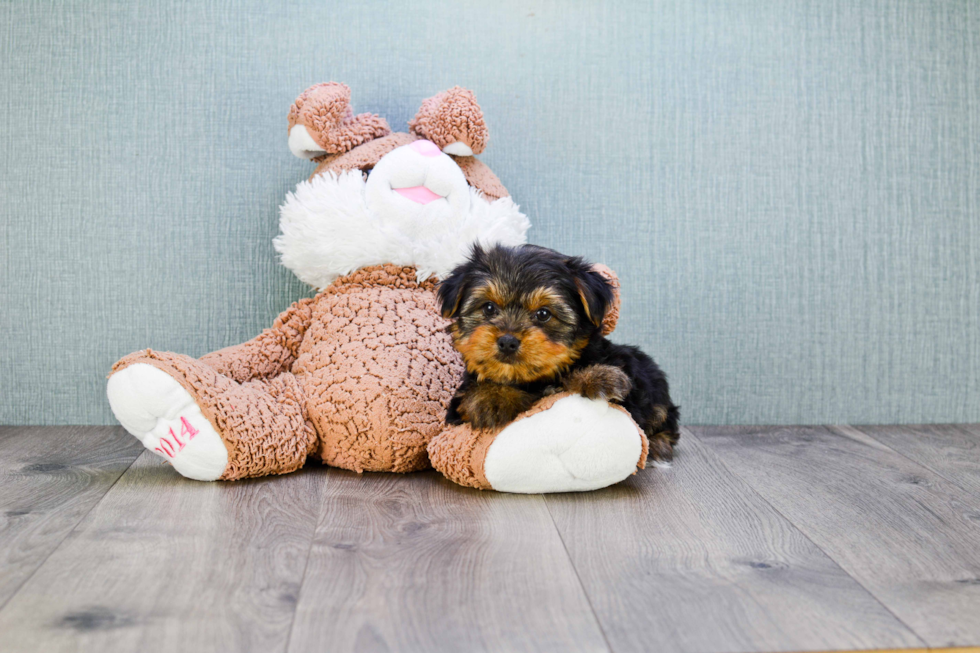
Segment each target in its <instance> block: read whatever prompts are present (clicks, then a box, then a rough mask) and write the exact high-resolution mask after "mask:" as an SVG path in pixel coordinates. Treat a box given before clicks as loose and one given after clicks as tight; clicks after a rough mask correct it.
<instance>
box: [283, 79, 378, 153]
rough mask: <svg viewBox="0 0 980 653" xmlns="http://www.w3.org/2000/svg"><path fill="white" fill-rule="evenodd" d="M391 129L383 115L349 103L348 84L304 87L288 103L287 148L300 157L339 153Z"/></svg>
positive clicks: (335, 83)
mask: <svg viewBox="0 0 980 653" xmlns="http://www.w3.org/2000/svg"><path fill="white" fill-rule="evenodd" d="M390 133H391V129H390V128H389V127H388V123H387V122H385V119H384V118H380V117H378V116H377V115H375V114H371V113H362V114H359V115H357V116H355V115H354V111H353V110H352V109H351V106H350V88H348V87H347V85H346V84H339V83H337V82H327V83H325V84H317V85H315V86H311V87H310V88H308V89H306V90H305V91H303V92H302V93H301V94H300V96H299V97H298V98H296V101H295V102H293V105H292V106H291V107H289V149H290V150H291V151H292V153H293V154H295V155H296V156H298V157H300V158H301V159H314V160H317V159H322V158H323V157H324V156H326V155H328V154H342V153H344V152H348V151H350V150H351V148H354V147H356V146H358V145H360V144H362V143H366V142H367V141H370V140H372V139H375V138H380V137H382V136H387V135H388V134H390Z"/></svg>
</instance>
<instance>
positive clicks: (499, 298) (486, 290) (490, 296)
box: [481, 280, 507, 307]
mask: <svg viewBox="0 0 980 653" xmlns="http://www.w3.org/2000/svg"><path fill="white" fill-rule="evenodd" d="M481 291H482V292H481V294H482V295H483V297H485V298H486V300H487V301H488V302H493V303H494V304H496V305H497V306H501V307H502V306H504V305H506V304H507V295H506V294H505V293H504V290H503V288H501V287H500V286H499V285H498V284H497V282H496V281H493V280H491V281H490V282H488V283H487V285H486V286H484V287H483V288H481Z"/></svg>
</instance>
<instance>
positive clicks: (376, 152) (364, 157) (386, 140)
mask: <svg viewBox="0 0 980 653" xmlns="http://www.w3.org/2000/svg"><path fill="white" fill-rule="evenodd" d="M417 140H418V137H417V136H413V135H411V134H405V133H402V132H396V133H394V134H388V135H387V136H383V137H382V138H376V139H374V140H373V141H369V142H367V143H364V144H363V145H359V146H357V147H355V148H354V149H353V150H351V151H350V152H347V153H344V154H336V155H332V156H327V157H326V158H324V159H323V160H321V161H320V164H319V165H318V166H317V167H316V170H314V171H313V174H312V175H310V179H313V178H314V177H316V176H317V175H321V174H323V173H324V172H332V173H334V174H340V173H341V172H344V171H345V170H370V169H371V168H373V167H374V165H375V164H376V163H377V162H378V161H380V160H381V157H383V156H384V155H385V154H387V153H388V152H391V151H392V150H394V149H395V148H398V147H401V146H402V145H408V144H409V143H411V142H412V141H417Z"/></svg>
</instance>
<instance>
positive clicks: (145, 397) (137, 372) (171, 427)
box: [107, 363, 228, 481]
mask: <svg viewBox="0 0 980 653" xmlns="http://www.w3.org/2000/svg"><path fill="white" fill-rule="evenodd" d="M107 394H108V395H109V405H110V406H112V412H113V413H115V415H116V419H118V420H119V422H120V423H121V424H122V425H123V426H124V427H125V428H126V430H127V431H129V432H130V433H131V434H132V435H134V436H135V437H136V438H137V439H138V440H139V441H140V442H142V443H143V446H144V447H146V448H147V449H149V450H150V451H152V452H153V453H155V454H157V455H158V456H160V457H162V458H163V459H164V460H166V461H167V462H169V463H170V464H171V465H173V467H174V469H176V470H177V472H178V473H180V474H181V476H185V477H187V478H191V479H194V480H196V481H214V480H217V479H218V478H219V477H220V476H221V474H222V473H223V472H224V471H225V467H226V466H227V465H228V451H227V449H226V448H225V445H224V443H223V442H222V440H221V436H219V435H218V433H217V431H215V430H214V427H213V426H211V423H210V422H209V421H208V420H207V418H205V417H204V415H203V414H201V409H200V407H199V406H198V405H197V403H195V401H194V399H193V397H191V395H190V394H189V393H188V392H187V390H185V389H184V388H183V386H181V385H180V384H179V383H178V382H177V381H176V380H175V379H174V378H173V377H171V376H170V375H169V374H167V373H166V372H164V371H163V370H161V369H159V368H157V367H154V366H153V365H149V364H146V363H138V364H135V365H130V366H129V367H126V368H125V369H122V370H120V371H119V372H116V373H115V374H113V375H112V376H111V377H109V384H108V388H107Z"/></svg>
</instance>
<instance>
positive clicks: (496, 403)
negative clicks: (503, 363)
mask: <svg viewBox="0 0 980 653" xmlns="http://www.w3.org/2000/svg"><path fill="white" fill-rule="evenodd" d="M534 399H535V397H534V395H532V394H530V393H528V392H525V391H523V390H520V389H518V388H514V387H511V386H507V385H497V384H496V383H480V384H478V385H475V386H473V387H472V388H470V389H469V390H468V391H467V392H466V394H465V395H463V397H462V398H461V400H460V403H459V414H460V415H461V416H462V418H463V421H465V422H469V423H470V425H471V426H473V428H476V429H495V428H498V427H501V426H504V425H505V424H508V423H510V422H513V421H514V418H515V417H517V416H518V415H520V414H521V413H523V412H524V411H525V410H527V409H528V408H530V407H531V405H532V404H533V403H534Z"/></svg>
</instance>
